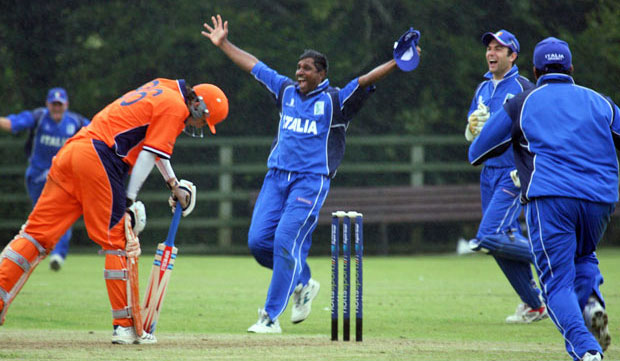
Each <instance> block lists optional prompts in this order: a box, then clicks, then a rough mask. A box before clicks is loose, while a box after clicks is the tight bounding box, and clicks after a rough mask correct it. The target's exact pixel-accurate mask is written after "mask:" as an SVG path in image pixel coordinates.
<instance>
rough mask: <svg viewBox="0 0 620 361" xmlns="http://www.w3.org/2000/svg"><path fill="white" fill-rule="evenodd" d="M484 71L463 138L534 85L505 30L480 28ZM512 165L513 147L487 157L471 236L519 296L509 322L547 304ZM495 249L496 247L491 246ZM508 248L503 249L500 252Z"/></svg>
mask: <svg viewBox="0 0 620 361" xmlns="http://www.w3.org/2000/svg"><path fill="white" fill-rule="evenodd" d="M482 43H483V44H484V45H485V46H486V60H487V65H488V67H489V71H488V72H487V73H486V74H485V78H487V80H485V81H484V82H482V83H480V84H479V85H478V88H476V92H475V93H474V98H473V100H472V102H471V106H470V109H469V113H468V124H467V127H466V128H465V138H467V140H468V141H472V140H473V139H474V138H475V137H476V136H477V135H478V134H479V133H480V129H482V127H483V126H484V123H485V121H486V120H487V119H488V118H489V116H490V115H493V114H495V113H496V112H498V111H499V110H500V109H502V106H503V104H504V103H506V101H507V100H508V99H510V98H512V97H514V96H515V95H517V94H519V93H521V92H523V91H524V90H527V89H530V88H532V87H533V86H534V85H533V84H532V83H531V82H530V81H529V80H527V79H526V78H524V77H522V76H521V75H519V69H518V68H517V66H516V65H515V61H516V60H517V56H518V53H519V51H520V46H519V42H518V41H517V38H516V37H515V36H514V35H513V34H512V33H510V32H508V31H506V30H500V31H498V32H496V33H490V32H489V33H485V34H484V35H483V36H482ZM513 171H515V161H514V155H513V153H512V149H508V150H507V151H506V152H505V153H503V154H502V155H501V156H498V157H497V158H492V159H487V160H486V161H485V163H484V168H483V169H482V172H481V173H480V198H481V200H482V220H481V221H480V225H479V227H478V232H477V234H476V238H475V239H473V240H471V241H470V245H471V246H472V249H474V250H480V249H481V248H484V249H489V250H490V253H491V254H492V255H493V257H494V258H495V261H496V262H497V264H498V265H499V268H500V269H501V270H502V272H504V274H505V275H506V278H507V279H508V281H509V282H510V284H511V285H512V288H513V289H514V290H515V292H517V294H518V295H519V297H520V298H521V301H522V302H521V303H520V304H519V305H518V306H517V308H516V311H515V313H514V314H513V315H509V316H508V317H506V322H508V323H531V322H535V321H540V320H542V319H544V318H546V317H547V309H546V308H545V305H544V304H543V302H542V301H541V299H540V291H539V290H538V288H537V287H536V281H534V277H533V275H532V268H531V266H530V262H531V260H532V256H531V252H530V247H529V242H528V240H527V239H525V237H523V235H522V234H521V226H520V224H519V219H518V217H519V215H520V214H521V204H520V203H519V188H518V186H517V184H515V183H514V182H513V180H512V178H511V172H513ZM496 250H498V251H497V252H496ZM503 250H508V251H507V252H501V251H503Z"/></svg>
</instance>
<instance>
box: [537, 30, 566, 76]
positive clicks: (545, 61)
mask: <svg viewBox="0 0 620 361" xmlns="http://www.w3.org/2000/svg"><path fill="white" fill-rule="evenodd" d="M551 64H560V65H561V66H562V69H563V70H570V66H571V64H572V56H571V53H570V49H569V48H568V43H567V42H565V41H564V40H560V39H558V38H554V37H548V38H546V39H544V40H543V41H541V42H540V43H538V44H536V47H535V48H534V67H535V68H536V69H539V70H546V67H547V66H548V65H551Z"/></svg>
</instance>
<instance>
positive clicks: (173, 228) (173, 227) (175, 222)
mask: <svg viewBox="0 0 620 361" xmlns="http://www.w3.org/2000/svg"><path fill="white" fill-rule="evenodd" d="M182 213H183V208H182V207H181V202H177V207H176V209H175V210H174V214H173V215H172V222H171V223H170V228H169V229H168V236H167V237H166V242H164V244H165V245H166V246H170V247H174V238H175V237H176V236H177V229H178V228H179V222H180V221H181V214H182Z"/></svg>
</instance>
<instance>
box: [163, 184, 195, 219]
mask: <svg viewBox="0 0 620 361" xmlns="http://www.w3.org/2000/svg"><path fill="white" fill-rule="evenodd" d="M169 186H170V190H171V191H172V195H170V198H168V204H169V205H170V208H172V213H174V210H175V208H176V205H177V201H179V202H181V207H182V208H183V217H186V216H188V215H189V214H190V213H192V211H193V210H194V206H196V186H195V185H194V183H192V182H190V181H188V180H185V179H181V180H180V181H179V182H178V183H176V182H175V184H173V185H169Z"/></svg>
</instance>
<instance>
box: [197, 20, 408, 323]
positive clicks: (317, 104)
mask: <svg viewBox="0 0 620 361" xmlns="http://www.w3.org/2000/svg"><path fill="white" fill-rule="evenodd" d="M211 20H212V26H211V25H208V24H206V23H205V24H204V28H205V30H206V31H203V32H202V34H203V36H205V37H207V38H209V39H210V40H211V42H212V43H213V44H214V45H215V46H217V47H218V48H220V50H222V52H224V54H226V56H228V57H229V58H230V59H231V60H232V61H233V63H235V64H236V65H237V66H239V67H240V68H241V69H242V70H244V71H246V72H249V73H251V74H252V75H253V76H254V77H255V78H256V79H257V80H258V81H259V82H261V83H262V84H263V85H264V86H265V87H266V88H267V90H269V91H270V92H271V93H272V95H273V97H274V98H275V101H276V105H277V107H278V109H279V111H280V119H279V127H278V129H279V130H278V134H277V136H276V139H275V141H274V143H273V146H272V149H271V153H270V155H269V159H268V160H267V166H268V168H269V171H268V172H267V175H266V176H265V179H264V183H263V186H262V189H261V191H260V194H259V196H258V199H257V201H256V205H255V207H254V212H253V214H252V222H251V224H250V230H249V234H248V245H249V248H250V250H251V252H252V254H253V255H254V258H256V260H257V261H258V263H260V264H261V265H263V266H265V267H267V268H270V269H273V274H272V278H271V284H270V286H269V290H268V293H267V300H266V302H265V305H264V308H263V309H259V317H258V321H257V322H256V324H254V325H252V326H251V327H250V328H249V329H248V332H255V333H281V332H282V330H281V328H280V323H279V320H278V317H279V316H280V315H281V314H282V312H284V310H285V309H286V306H287V304H288V300H289V297H290V296H291V295H293V310H292V312H291V321H292V322H293V323H299V322H302V321H303V320H305V319H306V318H307V317H308V315H309V314H310V309H311V304H312V300H313V299H314V298H315V297H316V295H317V293H318V291H319V287H320V285H319V282H317V281H315V280H313V279H312V278H311V274H310V267H309V266H308V264H307V263H306V257H307V256H308V252H309V251H310V245H311V243H312V239H311V237H312V232H313V231H314V229H315V227H316V224H317V221H318V216H319V210H320V209H321V206H322V205H323V202H324V201H325V198H326V197H327V193H328V191H329V186H330V181H331V178H333V177H334V176H335V174H336V170H337V168H338V166H339V165H340V162H341V161H342V157H343V154H344V147H345V131H346V129H347V127H348V125H349V122H350V121H351V119H352V118H353V116H354V115H355V114H356V113H357V112H358V111H359V110H360V108H361V107H362V105H363V104H364V102H365V100H366V99H367V98H368V97H369V95H370V94H371V93H372V91H373V90H374V86H373V84H374V83H376V82H377V81H379V80H381V79H382V78H384V77H385V76H386V75H388V74H389V73H390V72H392V71H393V70H394V69H396V67H397V64H396V61H395V60H390V61H388V62H386V63H384V64H382V65H379V66H378V67H376V68H375V69H373V70H371V71H370V72H369V73H367V74H365V75H362V76H360V77H358V78H355V79H353V80H352V81H350V82H349V83H348V84H347V85H346V86H344V87H343V88H342V89H337V88H332V87H331V86H330V83H329V80H328V79H327V71H328V65H327V58H326V57H325V56H324V55H323V54H321V53H319V52H317V51H315V50H306V51H305V52H304V53H303V54H302V55H301V56H300V57H299V61H298V62H297V71H296V72H295V80H292V79H290V78H288V77H285V76H283V75H280V74H278V73H277V72H276V71H275V70H273V69H271V68H269V67H268V66H267V65H265V64H264V63H263V62H261V61H259V60H258V59H257V58H256V57H255V56H254V55H252V54H250V53H248V52H246V51H244V50H242V49H240V48H238V47H237V46H235V45H233V44H232V43H231V42H230V41H229V40H228V22H224V21H222V18H221V16H220V15H217V17H215V16H212V17H211ZM417 35H418V36H419V33H417ZM416 39H417V38H416ZM416 44H417V41H416ZM409 50H410V52H411V53H412V54H411V56H410V57H409V58H411V59H415V60H416V61H417V59H418V54H419V52H420V49H419V48H417V53H416V51H415V50H413V47H411V46H410V47H409ZM413 53H415V55H414V54H413ZM416 64H417V63H416Z"/></svg>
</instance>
